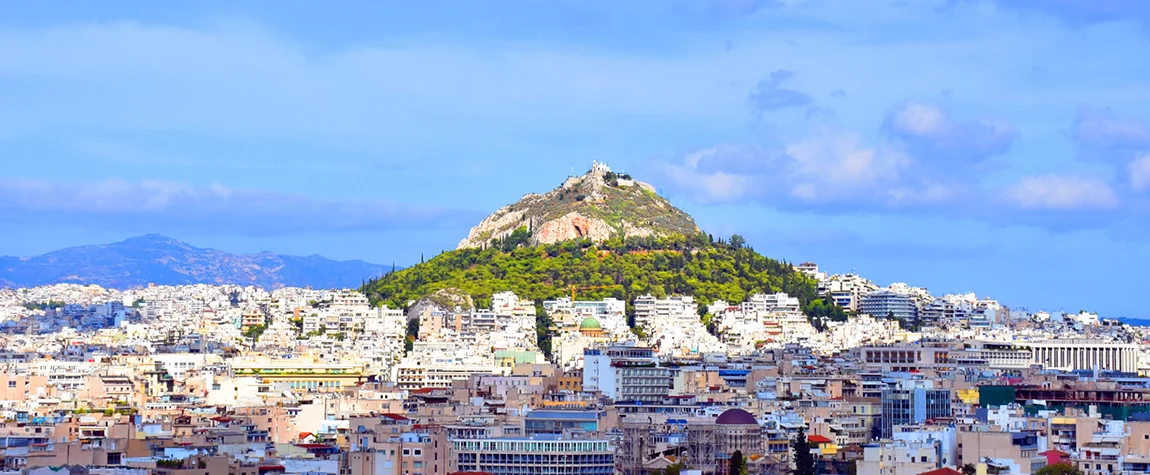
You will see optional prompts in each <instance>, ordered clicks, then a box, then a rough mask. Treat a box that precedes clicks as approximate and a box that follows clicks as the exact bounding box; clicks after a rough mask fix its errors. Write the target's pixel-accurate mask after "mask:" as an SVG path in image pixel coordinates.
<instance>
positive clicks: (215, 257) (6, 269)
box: [0, 234, 385, 289]
mask: <svg viewBox="0 0 1150 475" xmlns="http://www.w3.org/2000/svg"><path fill="white" fill-rule="evenodd" d="M384 271H385V269H384V267H383V266H378V265H374V264H369V263H367V262H363V261H342V262H341V261H334V260H331V259H327V258H324V257H321V256H306V257H304V256H286V255H279V254H274V253H270V252H264V253H259V254H232V253H228V252H224V251H219V250H215V249H203V248H198V247H194V246H191V245H189V244H186V243H183V242H180V241H177V240H175V239H172V238H169V237H165V236H161V235H157V234H149V235H146V236H140V237H136V238H131V239H127V240H125V241H122V242H117V243H113V244H107V245H94V246H79V247H71V248H67V249H62V250H59V251H54V252H50V253H47V254H43V255H40V256H36V257H0V286H6V287H33V286H37V285H47V284H56V283H76V284H97V285H100V286H104V287H111V288H133V287H142V286H145V285H148V284H150V283H154V284H157V285H180V284H199V283H205V284H239V285H255V286H259V287H263V288H268V289H272V288H278V287H294V286H298V287H306V286H311V287H316V288H346V287H357V286H359V285H362V284H363V280H364V279H370V278H372V277H376V276H379V275H382V274H383V273H384Z"/></svg>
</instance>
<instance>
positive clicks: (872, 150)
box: [652, 128, 911, 206]
mask: <svg viewBox="0 0 1150 475" xmlns="http://www.w3.org/2000/svg"><path fill="white" fill-rule="evenodd" d="M910 165H911V159H910V157H908V156H907V155H905V154H903V153H901V151H900V150H898V149H897V148H891V147H884V146H871V145H869V144H867V143H866V142H865V141H864V140H863V139H862V137H861V136H859V135H858V134H857V133H854V132H850V131H844V130H840V129H834V128H821V129H818V130H815V131H812V133H810V134H809V135H807V136H805V137H803V138H802V139H800V140H796V141H794V142H792V143H790V144H789V145H786V146H784V147H782V149H781V150H769V149H764V148H761V147H757V146H739V145H722V146H716V147H708V148H706V149H701V150H697V151H694V152H691V153H687V154H685V155H683V157H682V158H681V159H679V160H677V161H655V162H653V163H652V168H653V169H654V172H655V175H656V178H657V179H659V180H663V181H664V182H666V183H667V185H668V186H670V187H672V188H674V189H677V190H680V191H683V192H686V193H688V194H690V195H691V196H693V197H694V198H695V199H697V200H699V201H703V202H735V201H744V200H764V201H768V202H770V203H772V204H776V205H780V206H786V205H797V206H810V205H818V204H844V203H845V204H850V205H856V204H859V203H875V202H884V201H888V200H889V198H890V197H889V196H888V195H887V192H886V190H888V189H889V188H891V187H894V186H896V185H899V181H900V179H901V178H902V173H903V171H904V170H905V169H906V168H908V167H909V166H910Z"/></svg>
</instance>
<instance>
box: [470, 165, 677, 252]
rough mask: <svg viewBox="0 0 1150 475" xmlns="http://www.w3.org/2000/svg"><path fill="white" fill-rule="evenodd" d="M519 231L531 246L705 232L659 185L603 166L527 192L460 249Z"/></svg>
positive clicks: (473, 231)
mask: <svg viewBox="0 0 1150 475" xmlns="http://www.w3.org/2000/svg"><path fill="white" fill-rule="evenodd" d="M519 228H524V229H526V230H528V231H530V239H531V241H530V244H552V243H556V242H561V241H567V240H572V239H590V240H591V241H593V242H603V241H606V240H607V239H609V238H611V237H613V236H624V237H666V236H673V235H681V236H691V235H694V234H697V233H699V232H700V231H699V227H698V226H697V225H696V224H695V220H694V219H692V218H691V216H690V215H688V214H687V213H684V212H683V211H682V210H680V209H678V208H676V207H674V206H672V205H671V203H669V202H667V200H666V199H664V198H662V197H660V196H659V195H658V194H657V193H655V187H653V186H651V185H649V184H647V183H643V182H640V181H636V180H634V179H632V178H631V176H630V175H626V174H617V173H615V172H612V171H611V169H610V168H608V167H607V166H606V165H604V164H601V163H595V164H593V166H592V167H591V170H590V171H588V172H587V173H586V174H584V175H583V176H578V177H568V178H567V180H566V181H564V182H563V184H562V185H561V186H559V187H558V188H556V189H554V190H551V191H549V192H547V193H545V194H542V195H540V194H534V193H532V194H528V195H526V196H524V197H523V198H522V199H520V200H519V201H518V202H517V203H514V204H511V205H508V206H505V207H503V208H501V209H499V210H498V211H496V212H495V213H492V214H491V215H490V216H488V217H487V218H485V219H484V220H483V221H481V222H480V223H479V224H478V225H477V226H475V227H474V228H471V232H469V233H468V235H467V237H466V238H465V239H463V240H462V241H460V242H459V247H458V248H459V249H467V248H476V247H484V246H487V245H489V244H490V242H491V241H492V240H493V239H502V238H506V237H508V236H510V235H511V233H513V232H514V231H515V230H516V229H519Z"/></svg>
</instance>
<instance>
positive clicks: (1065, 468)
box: [1035, 462, 1082, 475]
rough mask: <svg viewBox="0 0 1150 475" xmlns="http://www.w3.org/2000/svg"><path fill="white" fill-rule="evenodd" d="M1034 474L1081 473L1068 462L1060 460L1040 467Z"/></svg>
mask: <svg viewBox="0 0 1150 475" xmlns="http://www.w3.org/2000/svg"><path fill="white" fill-rule="evenodd" d="M1035 475H1082V471H1081V470H1078V467H1075V466H1074V465H1073V464H1071V463H1069V462H1062V463H1056V464H1054V465H1047V466H1045V467H1042V468H1040V469H1038V472H1036V474H1035Z"/></svg>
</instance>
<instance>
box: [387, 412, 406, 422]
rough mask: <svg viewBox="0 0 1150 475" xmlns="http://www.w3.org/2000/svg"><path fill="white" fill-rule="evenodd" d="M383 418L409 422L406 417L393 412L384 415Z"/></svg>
mask: <svg viewBox="0 0 1150 475" xmlns="http://www.w3.org/2000/svg"><path fill="white" fill-rule="evenodd" d="M383 417H386V418H388V419H391V420H393V421H406V420H408V419H407V417H404V416H402V415H399V414H395V413H391V412H389V413H387V414H384V415H383Z"/></svg>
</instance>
